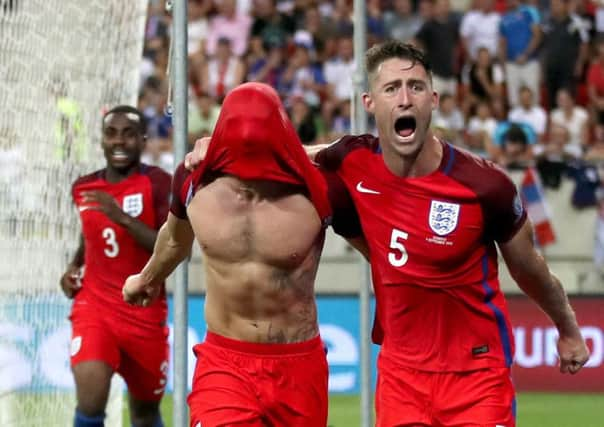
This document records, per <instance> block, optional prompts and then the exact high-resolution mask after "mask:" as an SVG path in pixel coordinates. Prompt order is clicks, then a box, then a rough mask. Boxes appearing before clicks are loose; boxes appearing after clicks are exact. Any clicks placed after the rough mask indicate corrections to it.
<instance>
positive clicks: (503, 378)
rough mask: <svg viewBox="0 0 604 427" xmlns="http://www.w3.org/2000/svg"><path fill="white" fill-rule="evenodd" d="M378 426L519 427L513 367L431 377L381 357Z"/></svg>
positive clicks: (378, 386) (441, 373) (376, 402)
mask: <svg viewBox="0 0 604 427" xmlns="http://www.w3.org/2000/svg"><path fill="white" fill-rule="evenodd" d="M375 409H376V414H377V422H376V427H394V426H417V425H427V426H443V427H444V426H447V427H453V426H458V427H496V426H498V427H514V426H515V424H516V419H515V412H516V401H515V398H514V386H513V385H512V380H511V377H510V369H509V368H488V369H480V370H476V371H469V372H426V371H418V370H415V369H410V368H407V367H404V366H401V365H399V364H397V363H396V362H395V361H393V360H391V359H389V358H388V357H387V356H383V355H382V354H380V356H379V358H378V381H377V391H376V396H375Z"/></svg>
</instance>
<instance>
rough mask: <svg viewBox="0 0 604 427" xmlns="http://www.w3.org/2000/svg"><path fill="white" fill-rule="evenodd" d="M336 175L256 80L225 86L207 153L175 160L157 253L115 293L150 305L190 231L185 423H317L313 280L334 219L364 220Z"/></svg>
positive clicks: (212, 426) (321, 392)
mask: <svg viewBox="0 0 604 427" xmlns="http://www.w3.org/2000/svg"><path fill="white" fill-rule="evenodd" d="M331 179H334V181H333V182H332V181H331ZM338 183H339V185H340V186H341V185H342V184H341V182H339V181H338V180H337V176H335V174H333V173H331V174H328V173H326V174H321V173H320V172H319V171H318V170H317V169H316V168H315V167H314V166H313V165H312V164H311V163H310V161H309V160H308V157H307V155H306V154H305V152H304V150H303V148H302V144H301V142H300V140H299V138H298V137H297V135H296V132H295V130H294V128H293V126H292V124H291V122H290V120H289V119H288V117H287V114H286V112H285V109H284V107H283V105H282V104H281V101H280V99H279V95H278V94H277V93H276V91H275V90H274V89H272V88H271V87H270V86H268V85H265V84H260V83H246V84H243V85H241V86H238V87H237V88H235V89H233V90H232V91H231V92H229V94H228V95H227V96H226V98H225V100H224V103H223V105H222V108H221V111H220V116H219V118H218V121H217V123H216V127H215V129H214V133H213V136H212V143H211V144H210V145H209V148H208V152H207V156H206V158H205V161H204V162H203V163H202V164H201V165H200V167H199V168H198V169H197V170H195V171H194V172H193V173H191V174H189V173H188V172H187V171H186V170H185V169H184V166H183V165H182V164H181V165H180V166H179V167H178V168H177V171H176V173H175V177H174V182H173V189H172V194H173V196H172V206H171V209H170V214H169V215H168V219H167V221H166V224H165V225H164V226H163V227H162V229H161V230H160V233H159V236H158V239H157V244H156V246H155V249H154V253H153V256H152V257H151V259H150V260H149V262H148V263H147V265H146V266H145V267H144V268H143V269H142V271H141V273H140V274H138V275H135V276H132V277H129V278H128V280H127V281H126V283H125V285H124V289H123V292H124V298H125V299H126V300H127V301H130V302H132V303H135V304H141V305H146V304H149V303H150V302H151V301H153V298H154V297H155V296H156V294H157V292H158V290H159V284H160V283H161V282H162V281H163V280H164V278H165V277H166V276H167V275H168V274H170V273H171V272H172V270H173V269H174V268H175V267H176V266H177V265H178V263H179V262H180V261H182V260H183V259H184V258H185V257H186V256H187V255H188V253H189V251H190V249H191V245H192V242H193V239H194V238H196V239H197V242H198V244H199V246H200V247H201V249H202V253H203V255H204V267H205V274H206V281H205V283H206V295H205V298H206V299H205V313H204V314H205V320H206V324H207V329H208V332H207V335H206V338H205V340H204V342H203V343H201V344H198V345H196V346H195V347H194V351H195V354H196V356H197V365H196V368H195V374H194V378H193V389H192V391H191V394H190V395H189V398H188V403H189V408H190V414H191V426H192V427H197V426H203V427H218V426H235V425H241V426H244V425H245V426H249V427H252V426H257V427H261V426H268V425H270V426H288V427H325V425H326V423H327V380H328V371H327V360H326V354H325V350H324V346H323V343H322V341H321V338H320V335H319V327H318V323H317V308H316V303H315V298H314V280H315V276H316V273H317V269H318V266H319V257H320V254H321V250H322V248H323V242H324V239H325V228H326V227H327V225H328V224H329V223H330V220H331V222H332V225H333V226H334V229H335V230H336V232H339V233H341V234H342V232H343V230H345V231H344V232H345V233H351V234H354V233H355V232H356V233H358V232H359V231H358V230H359V228H360V226H359V225H358V222H357V223H355V221H354V216H350V215H348V209H349V207H350V206H351V201H350V200H349V199H348V200H338V198H337V197H334V196H333V195H334V194H335V195H344V196H345V195H346V192H345V191H343V188H341V187H340V188H338ZM341 206H343V208H342V207H341ZM341 209H343V210H344V211H345V212H346V213H347V217H346V221H344V222H343V223H340V221H339V211H340V210H341ZM355 224H356V225H355ZM352 230H354V232H353V231H352Z"/></svg>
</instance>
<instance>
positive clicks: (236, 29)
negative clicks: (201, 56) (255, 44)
mask: <svg viewBox="0 0 604 427" xmlns="http://www.w3.org/2000/svg"><path fill="white" fill-rule="evenodd" d="M216 5H217V7H218V14H216V15H215V16H213V17H212V18H210V24H209V30H208V38H207V41H206V54H207V55H208V56H214V55H215V54H216V53H217V50H218V45H219V40H224V39H228V40H230V42H231V44H230V46H231V50H232V52H233V54H234V55H236V56H242V55H243V54H244V53H245V52H246V51H247V46H248V40H249V35H250V27H251V25H252V19H251V18H250V17H249V16H248V15H243V14H241V13H239V12H238V11H237V9H236V6H237V2H236V0H220V1H219V2H217V3H216Z"/></svg>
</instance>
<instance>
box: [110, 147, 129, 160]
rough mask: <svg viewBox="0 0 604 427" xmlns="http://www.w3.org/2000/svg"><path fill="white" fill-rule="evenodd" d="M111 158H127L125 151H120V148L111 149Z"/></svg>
mask: <svg viewBox="0 0 604 427" xmlns="http://www.w3.org/2000/svg"><path fill="white" fill-rule="evenodd" d="M111 158H112V159H113V160H117V161H121V160H127V159H128V153H126V152H125V151H122V150H113V151H112V152H111Z"/></svg>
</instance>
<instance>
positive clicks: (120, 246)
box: [72, 165, 171, 328]
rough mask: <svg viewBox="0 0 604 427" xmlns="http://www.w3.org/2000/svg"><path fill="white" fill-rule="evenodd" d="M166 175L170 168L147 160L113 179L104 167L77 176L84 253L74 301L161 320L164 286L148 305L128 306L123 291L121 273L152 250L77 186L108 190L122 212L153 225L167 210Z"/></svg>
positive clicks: (137, 320)
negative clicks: (107, 176)
mask: <svg viewBox="0 0 604 427" xmlns="http://www.w3.org/2000/svg"><path fill="white" fill-rule="evenodd" d="M170 181H171V178H170V175H169V174H167V173H166V172H164V171H163V170H161V169H160V168H157V167H155V166H147V165H141V168H140V171H138V172H136V173H133V174H132V175H131V176H129V177H128V178H126V179H124V180H123V181H121V182H118V183H109V182H107V181H106V180H105V169H102V170H99V171H96V172H94V173H91V174H89V175H86V176H83V177H81V178H79V179H78V180H76V182H75V183H74V184H73V187H72V197H73V200H74V203H75V205H76V207H77V209H78V211H79V214H80V219H81V223H82V235H83V236H84V244H85V251H84V253H85V258H84V277H83V279H82V289H81V291H80V292H78V293H77V294H76V299H75V301H74V304H94V305H95V306H97V307H98V308H99V310H100V311H103V310H109V311H111V313H112V317H115V316H117V317H119V319H123V320H124V321H127V322H129V323H130V324H135V325H137V326H141V327H143V328H145V327H147V326H148V325H152V326H154V327H155V326H157V325H160V324H164V323H165V321H166V315H167V305H166V299H165V290H164V289H163V288H162V291H161V294H160V297H159V298H158V299H157V300H156V301H155V302H154V303H153V304H152V305H151V306H149V307H144V308H143V307H134V306H130V305H128V304H126V303H125V302H124V300H123V297H122V287H123V285H124V282H125V280H126V278H127V277H128V276H130V275H132V274H137V273H139V272H140V271H141V270H142V268H143V267H144V266H145V264H146V263H147V260H148V259H149V257H150V256H151V253H150V252H148V251H147V250H146V249H144V248H143V247H142V246H140V245H139V244H138V243H137V242H136V241H135V240H134V238H133V237H132V236H131V235H130V234H129V233H128V231H127V230H126V229H124V228H123V227H121V226H119V225H118V224H115V223H114V222H113V221H111V220H110V219H109V218H108V217H107V216H106V215H105V214H104V213H103V212H101V211H99V210H97V209H93V208H92V206H91V205H89V204H87V203H85V202H84V201H83V199H82V192H85V191H103V192H106V193H108V194H109V195H111V196H112V197H113V198H114V199H115V200H116V202H117V204H118V205H119V206H120V208H121V209H122V210H123V211H124V212H126V213H127V214H128V215H130V216H132V217H134V218H137V219H138V220H140V221H142V222H144V223H145V224H146V225H147V226H149V227H150V228H153V229H156V230H157V229H159V228H160V227H161V225H162V224H163V223H164V221H165V219H166V216H167V214H168V209H169V194H170ZM116 320H117V319H116Z"/></svg>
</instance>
